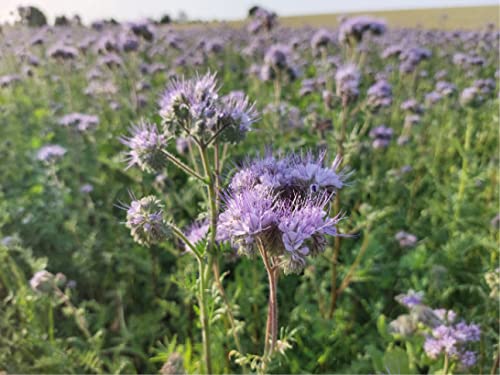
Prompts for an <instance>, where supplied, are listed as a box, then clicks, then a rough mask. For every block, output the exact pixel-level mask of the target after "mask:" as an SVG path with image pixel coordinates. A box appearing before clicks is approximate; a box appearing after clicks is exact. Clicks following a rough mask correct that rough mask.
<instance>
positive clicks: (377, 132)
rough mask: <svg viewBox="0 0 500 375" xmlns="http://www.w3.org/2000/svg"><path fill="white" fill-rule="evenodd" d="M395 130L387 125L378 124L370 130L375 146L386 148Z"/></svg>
mask: <svg viewBox="0 0 500 375" xmlns="http://www.w3.org/2000/svg"><path fill="white" fill-rule="evenodd" d="M393 134H394V131H393V130H392V129H391V128H388V127H387V126H385V125H380V126H377V127H376V128H374V129H372V130H371V131H370V138H372V139H373V143H372V146H373V148H386V147H387V146H389V143H390V142H391V139H392V136H393Z"/></svg>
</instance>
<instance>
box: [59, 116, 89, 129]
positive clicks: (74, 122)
mask: <svg viewBox="0 0 500 375" xmlns="http://www.w3.org/2000/svg"><path fill="white" fill-rule="evenodd" d="M58 122H59V124H60V125H62V126H71V127H74V128H75V129H77V130H78V131H80V132H85V131H87V130H89V129H92V128H95V127H96V126H97V125H98V124H99V117H97V116H95V115H87V114H84V113H70V114H68V115H65V116H63V117H61V118H60V119H59V121H58Z"/></svg>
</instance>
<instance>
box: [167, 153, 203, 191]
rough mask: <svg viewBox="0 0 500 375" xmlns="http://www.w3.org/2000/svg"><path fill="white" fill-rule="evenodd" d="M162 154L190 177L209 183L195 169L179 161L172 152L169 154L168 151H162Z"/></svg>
mask: <svg viewBox="0 0 500 375" xmlns="http://www.w3.org/2000/svg"><path fill="white" fill-rule="evenodd" d="M162 152H163V153H164V154H165V155H166V157H167V159H168V160H169V161H170V162H171V163H172V164H174V165H175V166H177V167H178V168H179V169H181V170H183V171H184V172H186V173H187V174H188V175H190V176H193V177H195V178H197V179H198V180H200V181H202V182H204V183H207V181H206V180H205V179H204V178H203V177H201V176H200V174H199V173H197V172H196V171H195V170H194V169H193V168H191V167H189V166H188V165H186V164H184V163H183V162H182V161H180V160H179V159H177V158H176V157H175V156H174V155H172V154H171V153H170V152H168V151H166V150H162Z"/></svg>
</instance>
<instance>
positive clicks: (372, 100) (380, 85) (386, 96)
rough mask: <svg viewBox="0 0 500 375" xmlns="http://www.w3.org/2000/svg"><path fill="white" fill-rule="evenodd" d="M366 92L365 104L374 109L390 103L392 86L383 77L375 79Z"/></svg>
mask: <svg viewBox="0 0 500 375" xmlns="http://www.w3.org/2000/svg"><path fill="white" fill-rule="evenodd" d="M367 94H368V98H367V104H368V106H369V107H370V108H371V109H372V110H374V111H377V110H379V109H380V108H383V107H389V106H390V105H391V104H392V87H391V85H390V84H389V83H388V82H387V81H386V80H385V79H382V80H379V81H377V82H376V83H375V84H374V85H373V86H371V87H370V88H369V89H368V92H367Z"/></svg>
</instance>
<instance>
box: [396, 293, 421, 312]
mask: <svg viewBox="0 0 500 375" xmlns="http://www.w3.org/2000/svg"><path fill="white" fill-rule="evenodd" d="M423 297H424V293H423V292H415V291H414V290H413V289H410V290H409V291H408V292H407V293H406V294H400V295H398V296H397V297H396V301H398V302H399V303H400V304H402V305H403V306H406V307H408V308H411V307H413V306H415V305H420V304H421V303H422V300H423Z"/></svg>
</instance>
